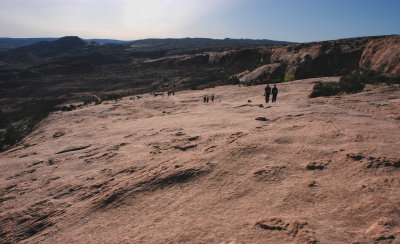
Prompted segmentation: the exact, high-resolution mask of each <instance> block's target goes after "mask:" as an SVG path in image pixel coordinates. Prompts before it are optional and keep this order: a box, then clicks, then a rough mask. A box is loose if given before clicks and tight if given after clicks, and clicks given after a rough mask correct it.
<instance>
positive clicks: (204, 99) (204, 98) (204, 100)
mask: <svg viewBox="0 0 400 244" xmlns="http://www.w3.org/2000/svg"><path fill="white" fill-rule="evenodd" d="M206 100H207V96H206V95H204V97H203V102H204V103H206Z"/></svg>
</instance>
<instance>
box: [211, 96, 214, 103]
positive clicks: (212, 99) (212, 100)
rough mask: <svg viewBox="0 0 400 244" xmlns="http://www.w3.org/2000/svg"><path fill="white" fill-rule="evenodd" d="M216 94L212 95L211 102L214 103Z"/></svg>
mask: <svg viewBox="0 0 400 244" xmlns="http://www.w3.org/2000/svg"><path fill="white" fill-rule="evenodd" d="M214 98H215V97H214V94H212V95H211V102H214Z"/></svg>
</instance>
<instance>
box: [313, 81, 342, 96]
mask: <svg viewBox="0 0 400 244" xmlns="http://www.w3.org/2000/svg"><path fill="white" fill-rule="evenodd" d="M338 93H340V87H339V85H338V82H325V83H324V82H322V81H318V82H316V83H315V84H314V87H313V90H312V92H311V94H310V97H311V98H313V97H323V96H333V95H336V94H338Z"/></svg>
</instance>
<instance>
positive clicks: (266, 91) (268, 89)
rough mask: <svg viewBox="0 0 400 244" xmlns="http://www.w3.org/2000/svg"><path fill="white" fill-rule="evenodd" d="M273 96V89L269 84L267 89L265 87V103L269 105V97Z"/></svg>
mask: <svg viewBox="0 0 400 244" xmlns="http://www.w3.org/2000/svg"><path fill="white" fill-rule="evenodd" d="M270 95H271V87H269V84H267V87H265V102H266V103H269V96H270Z"/></svg>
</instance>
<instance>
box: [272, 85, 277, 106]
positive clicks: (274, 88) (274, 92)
mask: <svg viewBox="0 0 400 244" xmlns="http://www.w3.org/2000/svg"><path fill="white" fill-rule="evenodd" d="M277 96H278V87H276V84H275V85H274V87H273V88H272V102H276V97H277Z"/></svg>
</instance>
